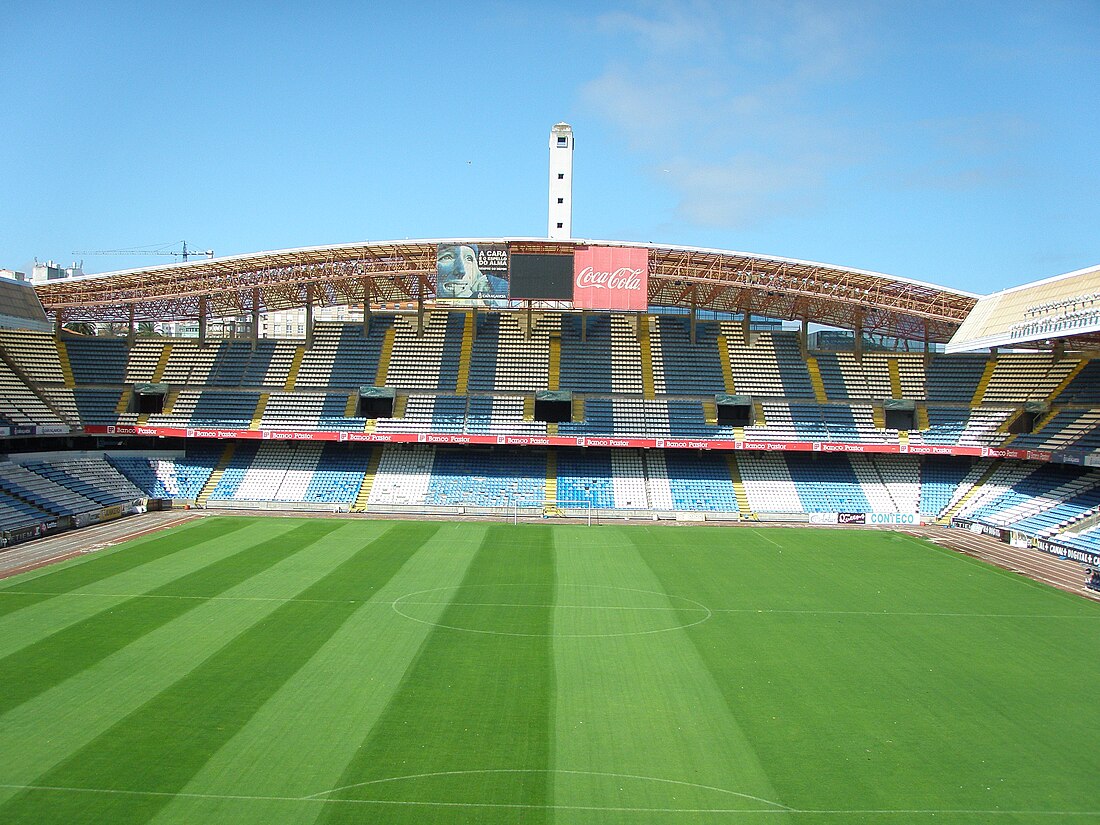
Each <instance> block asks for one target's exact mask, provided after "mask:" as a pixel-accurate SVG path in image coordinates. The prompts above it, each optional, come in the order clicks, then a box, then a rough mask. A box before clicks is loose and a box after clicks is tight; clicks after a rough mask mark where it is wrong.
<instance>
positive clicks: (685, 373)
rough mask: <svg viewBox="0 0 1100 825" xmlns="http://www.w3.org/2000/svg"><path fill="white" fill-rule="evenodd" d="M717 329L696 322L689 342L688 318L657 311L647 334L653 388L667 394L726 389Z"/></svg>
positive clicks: (715, 326)
mask: <svg viewBox="0 0 1100 825" xmlns="http://www.w3.org/2000/svg"><path fill="white" fill-rule="evenodd" d="M623 320H624V321H625V320H626V319H625V318H624V319H623ZM718 333H719V327H718V325H717V324H715V323H697V324H696V325H695V343H694V344H692V343H691V335H690V324H689V321H688V319H687V318H681V317H676V316H672V315H657V316H656V317H655V324H654V327H653V333H652V335H651V336H650V347H651V351H652V353H653V386H654V389H655V391H656V392H658V393H667V394H668V395H706V394H714V393H721V392H725V391H726V390H725V381H724V380H723V378H722V362H721V360H720V353H719V351H718ZM631 357H633V356H631ZM634 363H638V361H637V360H635V361H634ZM616 392H619V390H618V389H616Z"/></svg>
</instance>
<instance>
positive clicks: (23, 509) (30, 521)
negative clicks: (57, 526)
mask: <svg viewBox="0 0 1100 825" xmlns="http://www.w3.org/2000/svg"><path fill="white" fill-rule="evenodd" d="M50 518H51V515H50V514H49V513H48V512H46V511H45V510H43V509H42V508H40V507H35V506H34V505H33V504H31V503H29V502H27V501H23V500H22V499H20V498H17V497H15V496H13V495H11V494H10V493H7V492H5V491H4V490H2V489H0V531H3V530H18V529H19V528H21V527H30V526H32V525H35V524H41V523H42V522H44V521H47V520H49V519H50Z"/></svg>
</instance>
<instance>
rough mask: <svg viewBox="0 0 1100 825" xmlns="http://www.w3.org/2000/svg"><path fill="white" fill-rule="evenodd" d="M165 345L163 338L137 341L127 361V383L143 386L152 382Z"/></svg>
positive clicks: (139, 339) (131, 348) (138, 339)
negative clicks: (142, 384)
mask: <svg viewBox="0 0 1100 825" xmlns="http://www.w3.org/2000/svg"><path fill="white" fill-rule="evenodd" d="M165 345H166V344H165V341H164V339H163V338H137V339H135V341H134V345H133V346H132V347H130V352H129V355H128V357H127V359H126V376H125V381H126V383H127V384H141V383H147V382H149V381H152V380H153V375H154V373H155V372H156V370H157V364H158V363H159V362H160V356H161V353H162V352H163V351H164V347H165Z"/></svg>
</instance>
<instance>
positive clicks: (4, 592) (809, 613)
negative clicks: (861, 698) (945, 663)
mask: <svg viewBox="0 0 1100 825" xmlns="http://www.w3.org/2000/svg"><path fill="white" fill-rule="evenodd" d="M464 586H466V587H483V586H484V587H497V586H505V587H506V586H507V585H464ZM565 586H566V587H585V586H591V587H601V586H602V585H565ZM621 589H630V588H621ZM641 592H643V593H648V592H651V591H641ZM410 595H415V594H410ZM655 595H657V594H656V593H655ZM2 596H72V597H77V598H86V597H89V596H91V597H96V596H98V597H101V598H105V599H182V600H186V601H211V602H301V603H305V604H367V603H368V602H373V604H372V606H374V607H392V603H390V602H377V601H374V600H373V599H372V598H370V597H368V598H363V599H302V598H297V597H294V596H186V595H182V594H158V593H73V592H52V591H42V590H13V589H8V590H0V597H2ZM667 597H668V598H674V599H685V600H687V597H685V596H667ZM397 600H398V601H400V602H401V604H408V605H423V606H428V605H448V604H457V605H459V606H466V607H541V608H548V607H563V608H575V609H578V610H581V609H584V610H653V611H661V610H665V611H675V610H684V611H692V612H702V611H703V610H707V611H709V612H711V613H779V614H783V613H789V614H792V615H805V616H911V617H921V616H925V617H929V618H936V617H943V618H960V619H1087V620H1097V619H1100V613H1095V614H1089V613H1077V614H1059V613H961V612H960V613H953V612H925V611H920V610H802V609H794V608H790V609H788V608H781V607H760V608H757V607H705V606H704V605H702V604H700V603H699V602H695V604H698V605H699V607H688V606H684V607H674V606H673V607H629V606H627V607H618V606H614V605H578V604H553V605H550V604H519V603H512V602H431V601H419V600H418V601H406V600H405V598H404V597H402V596H399V597H398V599H397ZM689 601H693V600H689ZM686 626H687V627H690V626H691V625H686Z"/></svg>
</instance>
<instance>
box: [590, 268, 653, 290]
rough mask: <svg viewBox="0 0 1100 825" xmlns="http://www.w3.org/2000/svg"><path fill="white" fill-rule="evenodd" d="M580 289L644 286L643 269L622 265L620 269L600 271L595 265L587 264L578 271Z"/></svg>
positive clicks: (632, 288)
mask: <svg viewBox="0 0 1100 825" xmlns="http://www.w3.org/2000/svg"><path fill="white" fill-rule="evenodd" d="M576 284H577V288H578V289H626V290H638V289H641V288H642V270H641V269H637V268H635V267H632V266H620V267H619V268H618V269H615V270H609V271H607V272H599V271H597V270H596V268H595V267H592V266H586V267H585V268H584V269H582V270H581V271H580V272H578V273H577V278H576Z"/></svg>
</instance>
